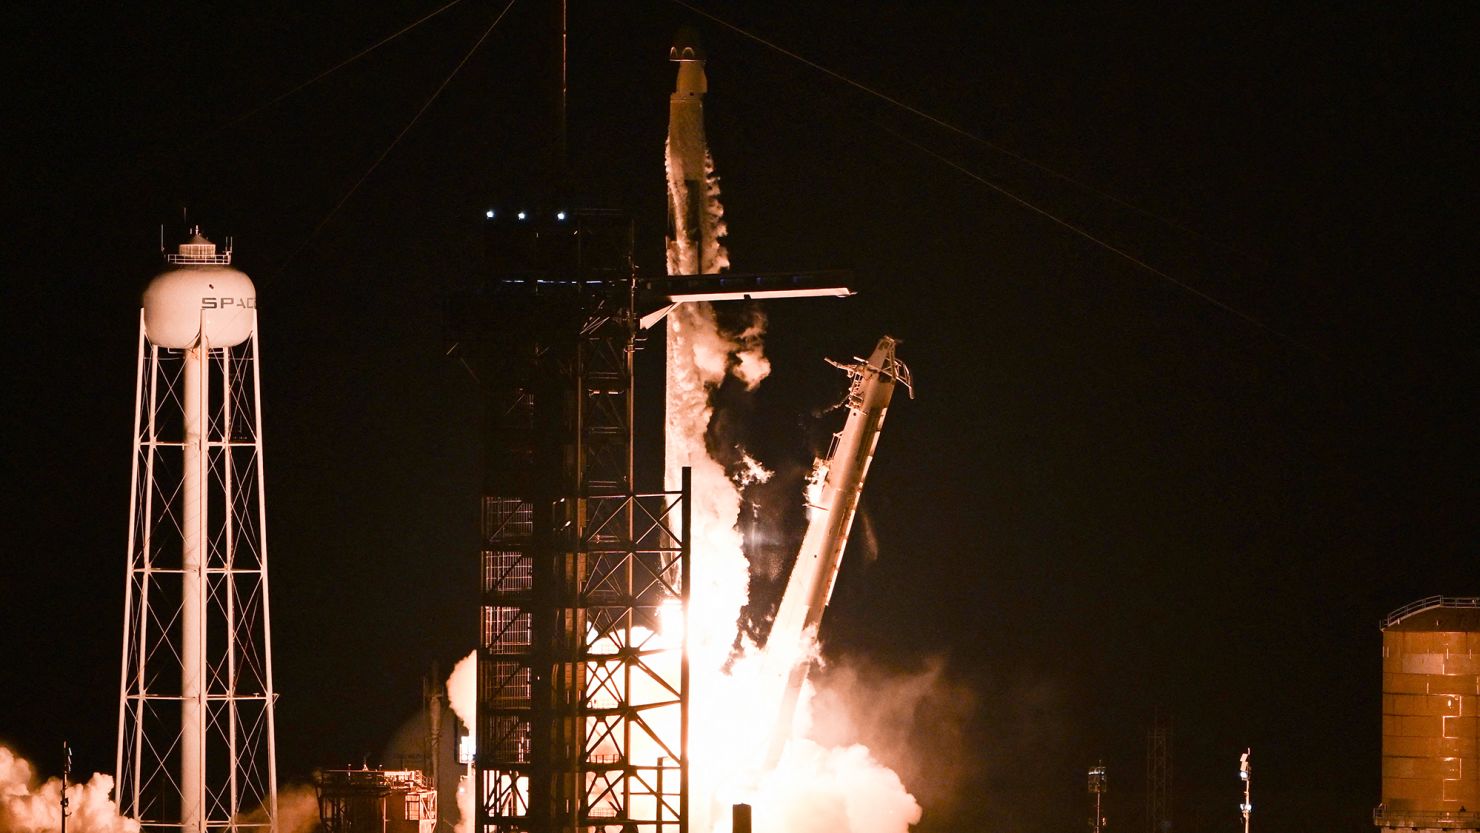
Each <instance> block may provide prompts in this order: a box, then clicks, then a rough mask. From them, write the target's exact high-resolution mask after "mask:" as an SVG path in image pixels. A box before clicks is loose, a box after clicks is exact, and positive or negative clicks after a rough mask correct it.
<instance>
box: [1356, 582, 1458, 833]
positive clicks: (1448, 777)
mask: <svg viewBox="0 0 1480 833" xmlns="http://www.w3.org/2000/svg"><path fill="white" fill-rule="evenodd" d="M1373 821H1375V822H1376V823H1377V826H1378V827H1382V828H1405V829H1408V830H1417V831H1439V830H1444V831H1480V597H1473V598H1453V597H1444V596H1434V597H1431V598H1427V599H1423V600H1421V601H1417V602H1414V603H1413V604H1410V605H1407V606H1405V607H1402V608H1399V609H1398V610H1396V611H1394V612H1393V613H1392V615H1390V616H1388V617H1387V619H1386V620H1384V622H1383V623H1382V804H1380V805H1378V807H1377V810H1376V811H1375V812H1374V813H1373Z"/></svg>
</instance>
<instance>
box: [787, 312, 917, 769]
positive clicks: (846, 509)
mask: <svg viewBox="0 0 1480 833" xmlns="http://www.w3.org/2000/svg"><path fill="white" fill-rule="evenodd" d="M898 343H899V342H898V341H897V340H896V339H894V338H892V337H890V336H884V337H883V338H881V339H879V343H878V346H876V347H875V348H874V352H873V354H872V355H871V356H869V357H868V358H867V359H855V360H854V361H853V362H852V363H850V364H843V363H840V362H831V361H830V363H831V364H832V365H834V366H835V367H837V368H839V369H841V370H842V371H843V372H845V373H847V374H848V375H849V377H850V378H851V380H852V382H851V384H850V386H849V389H848V398H847V400H846V404H847V407H848V419H847V421H846V422H845V423H844V425H843V430H842V431H839V432H838V433H837V434H834V435H833V442H832V448H831V449H829V450H828V453H827V456H825V457H819V458H817V460H816V462H815V463H813V467H812V476H811V477H810V478H809V480H808V482H807V510H808V513H809V518H808V523H807V533H806V536H805V537H804V538H803V539H802V548H801V549H800V550H799V551H798V553H797V560H796V564H795V565H794V566H793V567H792V568H791V577H790V578H789V579H788V580H787V583H786V592H785V593H784V594H783V595H782V597H781V606H780V607H779V608H777V610H776V619H775V622H774V623H773V624H772V626H771V634H770V636H769V637H768V638H767V641H766V657H767V663H768V666H769V667H768V668H767V671H768V672H769V674H768V676H769V678H770V679H771V680H773V681H774V683H775V684H777V685H784V688H782V689H781V692H780V696H779V698H778V700H777V702H778V710H777V715H776V724H775V727H776V728H775V731H774V732H773V734H772V737H771V743H770V747H769V748H768V750H767V764H768V765H769V766H774V765H775V763H776V762H777V761H778V760H779V759H780V757H781V750H782V748H783V747H784V746H785V745H786V740H787V738H788V737H789V736H790V734H791V726H792V722H793V717H794V715H795V713H796V704H797V697H798V695H799V694H800V693H801V689H802V683H803V682H805V681H806V679H807V671H808V668H809V667H810V665H811V656H810V655H809V654H808V652H807V650H806V646H807V644H808V635H809V634H815V633H816V630H817V627H818V625H820V624H821V623H822V613H823V611H824V610H825V609H826V608H827V603H828V601H829V600H830V599H831V598H832V591H833V585H834V584H835V583H836V582H837V578H838V568H839V567H840V566H841V565H842V562H843V550H844V549H845V548H846V547H847V544H848V531H849V529H850V528H851V527H852V525H853V516H854V514H855V513H856V512H857V511H858V499H859V496H860V495H862V494H863V481H864V478H866V477H867V476H868V468H869V464H870V463H871V462H873V459H874V450H875V448H877V446H878V444H879V432H880V431H881V430H882V429H883V427H884V415H885V414H886V413H887V412H888V410H889V400H890V398H891V397H892V396H893V395H894V387H895V385H896V384H903V385H904V386H905V387H906V388H907V389H908V390H909V391H910V396H911V398H913V397H914V386H913V382H912V380H911V379H910V371H909V368H907V367H905V365H904V363H903V362H901V361H900V360H899V359H897V358H895V355H894V348H895V346H896V345H897V344H898Z"/></svg>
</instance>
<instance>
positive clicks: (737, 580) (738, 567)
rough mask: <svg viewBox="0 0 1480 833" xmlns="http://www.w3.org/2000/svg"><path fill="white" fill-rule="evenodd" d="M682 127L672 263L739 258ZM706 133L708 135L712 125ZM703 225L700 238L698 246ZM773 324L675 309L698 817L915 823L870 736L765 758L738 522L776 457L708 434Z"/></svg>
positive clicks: (672, 353) (765, 831)
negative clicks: (734, 471) (728, 459)
mask: <svg viewBox="0 0 1480 833" xmlns="http://www.w3.org/2000/svg"><path fill="white" fill-rule="evenodd" d="M681 115H683V117H684V118H685V119H687V118H689V115H688V114H681ZM674 118H675V119H677V118H678V116H675V117H674ZM697 130H698V131H702V121H700V122H699V123H698V127H697ZM675 135H676V136H677V140H678V141H680V142H687V143H691V142H690V139H691V138H693V137H691V136H688V135H685V131H683V130H678V131H673V130H672V129H671V132H670V144H669V147H668V149H667V150H668V153H667V157H668V158H667V163H668V164H667V168H668V187H669V199H670V200H671V202H672V204H671V206H670V209H671V211H672V215H673V217H674V220H675V229H674V231H675V234H674V237H673V238H672V239H670V240H669V241H668V270H669V274H679V275H681V274H696V273H705V274H712V273H715V272H718V271H721V270H723V269H725V268H727V267H728V266H729V256H728V253H727V252H726V251H725V249H724V247H723V246H722V245H721V244H720V242H719V241H720V238H721V237H723V236H724V233H725V228H724V222H723V217H724V211H723V208H722V207H721V206H720V203H719V182H718V179H717V178H716V177H715V175H714V165H713V160H712V159H711V158H710V157H709V154H708V152H707V151H706V152H705V155H704V193H703V195H702V197H703V200H704V202H703V206H702V210H700V211H690V210H688V204H689V201H690V200H692V199H693V198H694V197H696V196H697V195H695V194H691V193H689V188H690V187H691V186H692V185H693V184H694V182H695V178H694V177H692V176H686V175H685V172H684V170H683V156H684V154H683V153H682V150H683V148H675V147H674V146H673V143H674V139H673V138H672V137H674V136H675ZM695 135H697V137H698V138H699V140H701V141H702V132H698V133H696V134H695ZM693 216H698V217H700V218H701V220H700V222H701V223H702V226H703V227H702V228H701V229H699V232H700V233H699V234H693V233H692V231H693V230H690V229H686V228H685V227H684V223H685V218H688V217H693ZM695 239H697V240H698V241H699V242H700V246H699V249H700V251H695V250H694V248H695V247H694V241H695ZM764 333H765V319H764V318H763V317H761V316H760V315H759V314H757V315H755V316H754V318H753V319H752V320H751V322H749V324H748V326H745V327H744V328H742V329H741V331H740V332H738V333H734V334H731V333H726V332H724V331H723V330H722V329H721V328H720V326H719V323H718V321H717V320H716V318H715V314H714V308H713V307H712V306H711V305H710V304H708V303H685V304H680V305H679V306H678V307H677V308H675V309H674V310H673V311H672V312H671V313H669V317H668V350H667V358H668V381H667V395H668V401H667V421H666V425H665V428H666V442H667V447H666V449H665V451H666V460H665V473H666V480H667V485H668V488H670V489H674V488H677V487H678V484H679V476H680V471H681V470H682V468H683V467H685V466H688V467H689V468H690V469H691V470H692V474H691V477H692V481H691V482H692V487H693V492H692V498H691V500H692V502H691V506H690V512H691V516H690V517H691V519H692V525H693V528H692V530H691V540H692V547H693V550H692V559H693V560H692V578H693V586H692V587H691V588H690V592H691V598H690V606H689V648H690V663H691V678H690V685H691V687H692V688H691V699H690V726H691V727H692V729H691V732H692V734H691V739H690V740H691V742H690V746H689V750H690V789H691V793H692V800H691V803H690V811H691V812H690V823H691V825H692V829H694V830H696V831H715V833H725V831H728V829H729V824H730V814H729V811H728V807H729V805H730V804H732V803H736V802H741V801H745V802H749V803H752V804H753V805H754V806H755V816H754V825H755V828H754V829H755V831H756V833H812V831H817V833H823V831H826V833H905V831H907V830H908V829H909V826H910V825H911V824H914V823H915V822H917V821H919V818H920V807H919V805H918V804H917V803H916V802H915V800H914V798H913V797H912V796H911V795H910V794H909V792H908V791H907V790H906V789H905V788H904V785H903V784H902V783H901V782H900V779H899V777H898V776H897V775H895V773H894V772H893V771H891V770H890V769H889V768H888V767H885V766H883V765H882V764H880V763H879V762H878V761H876V760H874V758H873V756H872V755H871V754H870V753H869V751H868V749H867V748H865V747H864V746H862V745H859V744H848V745H844V746H839V747H837V748H827V747H824V746H821V745H819V744H817V743H814V742H812V741H810V740H806V739H805V738H804V737H802V736H801V733H800V731H799V732H797V733H796V734H794V735H793V738H792V740H791V741H790V742H789V743H788V744H787V746H786V747H785V749H784V751H783V753H782V756H781V759H780V762H779V763H778V764H777V765H776V767H774V768H773V769H772V770H771V771H768V772H762V771H760V770H759V768H758V767H759V764H760V761H761V760H763V757H764V756H763V752H764V749H763V748H762V747H764V744H765V743H766V741H767V739H769V738H770V736H771V734H772V729H773V726H774V724H775V722H776V719H777V717H776V714H775V709H774V708H772V709H768V708H766V704H767V703H768V702H769V698H768V697H767V696H765V692H767V691H769V690H770V688H771V687H772V686H767V685H766V678H765V677H764V676H763V674H762V666H763V664H764V663H763V657H762V656H761V653H760V651H759V650H758V649H757V648H756V646H755V645H754V644H753V643H751V642H750V641H749V640H748V639H746V638H745V637H743V636H742V635H741V634H740V626H739V621H740V616H741V612H742V609H743V608H744V606H745V604H746V603H747V601H748V596H749V581H750V567H749V564H748V562H747V561H746V558H745V552H744V548H743V539H742V536H741V534H740V531H739V529H738V527H737V522H738V520H739V517H740V507H741V502H742V501H741V487H742V486H743V485H749V483H750V482H755V481H756V480H757V479H763V477H764V475H762V474H761V472H763V471H764V469H763V468H762V467H761V466H760V465H759V464H758V463H756V462H755V461H754V460H751V459H749V458H748V457H747V458H746V460H745V462H744V464H743V465H742V466H741V471H740V473H739V474H738V475H737V479H738V481H740V482H738V483H737V480H732V479H731V477H730V476H729V475H728V474H727V473H726V471H725V468H724V466H723V465H722V464H721V463H720V462H719V461H717V460H715V459H714V458H713V457H712V456H711V455H710V453H709V449H708V447H707V442H706V438H707V435H708V432H709V423H710V420H711V418H712V417H713V415H714V412H713V406H712V405H711V404H710V397H711V394H712V392H713V391H714V390H715V389H716V388H717V387H719V385H720V384H721V383H722V382H723V381H724V378H725V376H726V374H729V375H733V376H734V377H735V378H736V379H738V380H740V381H741V382H743V383H744V384H745V386H746V388H747V389H754V388H755V386H756V385H758V384H760V382H761V381H762V380H763V379H765V378H766V376H767V375H768V374H769V373H770V371H771V365H770V362H769V361H768V360H767V359H766V356H765V353H764V351H763V346H762V337H763V335H764ZM773 649H774V650H787V651H789V652H806V653H807V654H811V653H813V652H815V650H816V646H815V644H814V643H813V642H812V641H811V640H810V639H809V640H808V644H807V645H803V646H798V645H787V646H780V645H778V646H774V648H773ZM802 722H804V721H802Z"/></svg>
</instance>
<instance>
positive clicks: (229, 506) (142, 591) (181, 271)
mask: <svg viewBox="0 0 1480 833" xmlns="http://www.w3.org/2000/svg"><path fill="white" fill-rule="evenodd" d="M165 259H166V262H167V268H166V269H165V271H163V272H161V273H160V274H159V275H158V276H157V277H155V278H154V280H153V281H152V282H151V283H150V284H149V288H148V289H147V290H146V291H145V293H144V302H143V309H142V310H140V326H139V358H138V374H137V396H136V403H135V412H134V443H133V445H134V460H133V484H132V488H131V496H130V519H129V560H128V570H127V584H126V590H125V605H124V622H123V631H124V636H123V657H122V672H121V679H120V682H119V698H118V712H119V714H118V718H119V733H118V759H117V767H118V768H117V770H116V771H117V772H118V787H117V797H118V805H119V810H120V812H121V813H122V814H123V815H124V816H128V817H132V818H135V819H138V820H139V821H140V822H142V824H143V827H144V829H145V830H149V831H171V833H206V831H211V830H231V831H241V830H260V831H275V830H276V824H277V770H276V762H275V757H276V750H275V739H274V725H273V724H274V719H273V706H274V700H275V698H276V694H275V692H274V690H273V682H272V641H271V629H270V627H269V617H268V594H267V547H266V540H265V537H264V533H265V516H264V502H263V499H264V495H263V471H262V409H261V377H260V374H259V367H258V362H257V344H258V341H257V309H256V291H255V289H254V288H253V286H252V282H251V280H250V279H248V278H247V276H246V275H244V274H242V273H241V272H239V271H237V270H235V269H233V268H231V266H230V263H231V251H230V248H229V247H228V248H227V250H226V251H225V252H222V253H218V252H217V249H216V246H215V245H214V244H212V243H211V242H210V241H208V240H206V239H205V238H204V237H201V236H200V234H199V232H198V231H197V232H196V233H195V235H194V236H193V238H192V239H191V240H190V241H189V242H187V243H186V244H184V245H181V246H180V249H179V253H178V254H169V255H166V257H165Z"/></svg>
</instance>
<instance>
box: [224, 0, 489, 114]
mask: <svg viewBox="0 0 1480 833" xmlns="http://www.w3.org/2000/svg"><path fill="white" fill-rule="evenodd" d="M461 2H462V0H452V2H450V3H448V4H447V5H445V6H443V7H441V8H440V9H437V10H436V11H433V12H431V13H430V14H427V15H425V16H424V17H422V18H421V19H419V20H417V21H416V22H414V23H411V24H409V25H407V26H405V27H403V28H401V29H400V30H399V31H397V32H395V33H394V34H391V35H389V36H387V37H384V38H382V39H380V40H379V41H376V42H375V43H373V44H371V45H370V46H367V47H365V48H364V49H362V50H360V51H359V52H356V53H355V54H354V55H351V56H350V57H348V58H346V59H344V60H343V61H340V62H339V63H337V64H335V65H334V66H332V67H329V68H328V69H326V70H324V71H323V72H321V73H319V74H318V75H315V76H314V77H312V78H310V79H308V80H307V81H304V82H303V83H302V84H299V85H298V86H296V87H294V88H293V89H291V90H288V91H287V92H285V93H283V94H282V95H280V96H278V97H277V98H274V99H273V100H271V101H269V102H267V103H266V104H260V105H258V106H256V107H254V108H252V109H251V110H249V111H247V112H246V113H243V114H242V115H240V116H237V117H236V118H234V119H232V120H231V121H229V122H227V123H226V124H224V125H222V126H221V129H225V128H227V127H232V126H234V125H237V124H241V123H242V122H244V121H246V120H247V119H250V118H251V117H253V116H255V115H257V114H258V113H260V112H262V111H263V110H266V109H268V108H269V107H272V106H273V105H276V104H279V103H281V102H282V101H284V100H286V99H288V98H291V97H293V96H294V95H296V94H298V93H299V92H302V91H303V90H305V89H307V88H308V87H311V86H313V85H314V84H317V83H318V82H320V81H322V80H324V79H325V78H328V77H329V76H330V75H333V74H334V73H336V72H338V71H339V70H341V69H344V68H345V67H347V66H349V65H350V64H352V63H354V62H355V61H358V60H360V59H361V58H363V57H365V56H366V55H369V54H370V53H371V52H374V51H375V50H377V49H379V48H380V47H382V46H385V45H386V44H388V43H390V42H391V41H393V40H395V39H396V38H399V37H401V36H402V35H404V34H406V33H407V32H410V31H411V30H412V29H415V28H416V27H418V26H420V25H421V24H423V23H426V22H427V21H428V20H431V19H432V18H434V17H436V16H437V15H439V14H441V13H443V12H445V11H447V10H448V9H450V8H452V7H453V6H456V5H457V4H458V3H461Z"/></svg>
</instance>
